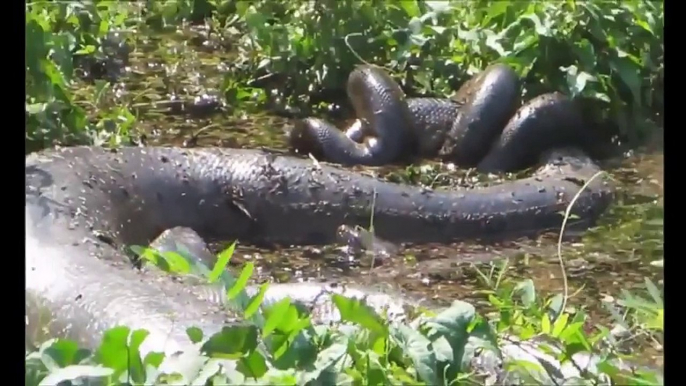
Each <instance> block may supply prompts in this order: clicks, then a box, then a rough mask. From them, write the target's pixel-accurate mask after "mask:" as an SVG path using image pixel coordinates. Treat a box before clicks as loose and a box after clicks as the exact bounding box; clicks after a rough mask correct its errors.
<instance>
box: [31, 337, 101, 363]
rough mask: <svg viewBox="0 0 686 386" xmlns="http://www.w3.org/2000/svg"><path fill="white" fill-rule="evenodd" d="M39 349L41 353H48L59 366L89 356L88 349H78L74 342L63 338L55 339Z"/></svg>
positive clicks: (78, 361) (77, 361)
mask: <svg viewBox="0 0 686 386" xmlns="http://www.w3.org/2000/svg"><path fill="white" fill-rule="evenodd" d="M41 351H42V353H43V354H47V355H49V356H50V358H52V360H53V361H55V364H57V366H59V367H67V366H69V365H76V364H79V363H80V362H81V361H82V360H84V359H85V358H87V357H88V356H90V352H89V351H88V350H83V349H79V347H78V345H77V344H76V342H73V341H71V340H65V339H56V340H54V341H52V343H51V344H50V345H49V346H47V347H45V348H44V349H42V350H41Z"/></svg>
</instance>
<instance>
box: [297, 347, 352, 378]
mask: <svg viewBox="0 0 686 386" xmlns="http://www.w3.org/2000/svg"><path fill="white" fill-rule="evenodd" d="M347 350H348V345H347V342H345V341H342V342H336V343H333V344H332V345H331V346H329V347H327V348H325V349H324V350H322V351H320V352H319V355H317V360H316V361H315V363H314V366H313V370H310V371H305V372H303V373H301V374H300V379H299V382H298V384H300V385H305V384H308V383H309V382H311V381H314V380H316V379H319V377H320V375H322V373H323V372H325V371H328V370H329V369H332V368H333V367H334V366H335V365H336V364H337V363H338V362H339V361H340V360H341V359H342V358H343V357H344V356H345V353H346V351H347Z"/></svg>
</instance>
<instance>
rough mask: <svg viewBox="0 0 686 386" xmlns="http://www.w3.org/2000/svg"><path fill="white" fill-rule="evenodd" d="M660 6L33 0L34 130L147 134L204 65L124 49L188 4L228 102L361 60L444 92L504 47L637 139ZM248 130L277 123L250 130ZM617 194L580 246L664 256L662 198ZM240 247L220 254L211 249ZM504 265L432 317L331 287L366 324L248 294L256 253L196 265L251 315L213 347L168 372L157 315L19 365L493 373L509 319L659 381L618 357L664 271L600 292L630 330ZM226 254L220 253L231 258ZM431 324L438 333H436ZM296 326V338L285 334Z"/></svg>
mask: <svg viewBox="0 0 686 386" xmlns="http://www.w3.org/2000/svg"><path fill="white" fill-rule="evenodd" d="M663 7H664V5H663V3H662V2H649V1H621V2H619V1H615V2H594V1H589V2H577V1H571V0H570V1H558V2H521V1H486V0H479V1H472V2H468V3H466V2H448V1H406V0H403V1H376V0H371V1H350V0H339V1H329V0H326V1H318V2H304V1H277V0H258V1H251V2H246V1H223V2H219V1H214V0H197V1H193V0H179V1H165V2H152V1H149V2H145V3H143V2H140V3H136V2H129V3H127V2H110V1H96V2H48V1H37V2H31V3H29V4H27V6H26V15H27V18H26V35H27V37H26V39H27V44H26V89H27V93H26V144H27V146H26V148H27V151H35V150H38V149H41V148H45V147H50V146H53V145H56V144H60V145H74V144H94V145H103V146H120V145H128V144H133V143H138V142H144V139H145V138H146V137H148V138H150V137H151V133H153V132H154V130H151V129H150V124H149V121H155V120H158V119H159V117H160V116H162V115H161V114H160V113H158V111H157V109H158V108H159V106H164V105H165V103H171V102H172V101H171V100H169V99H170V97H169V95H170V94H175V93H179V92H178V91H179V90H185V89H186V88H187V85H186V84H183V83H182V81H178V80H175V78H177V77H179V78H184V79H186V78H189V77H191V75H192V73H193V72H196V71H198V69H197V68H196V67H193V65H191V66H190V69H189V70H183V71H186V73H183V74H181V70H180V71H179V72H174V71H170V70H168V69H167V70H164V71H160V72H154V76H153V77H154V78H155V79H152V80H150V79H148V78H144V79H142V80H141V79H140V78H141V77H143V76H142V75H141V74H138V73H129V74H127V73H126V71H123V70H124V69H125V67H126V66H127V61H128V59H127V55H128V54H130V53H131V52H134V53H135V52H137V51H142V52H148V51H147V50H148V49H150V48H149V46H150V45H151V44H149V42H147V41H146V40H145V39H147V37H151V39H152V38H156V39H158V40H159V36H167V35H165V34H168V33H169V31H173V30H177V29H184V30H185V29H187V28H189V27H188V26H189V25H191V24H195V25H198V24H199V25H203V26H204V29H203V31H205V32H204V33H203V36H202V39H200V40H201V42H200V43H199V44H200V45H203V44H210V45H214V46H217V47H219V48H218V51H226V52H222V53H221V55H222V59H221V60H216V61H212V60H210V59H208V58H207V56H213V55H215V56H216V55H220V54H219V53H217V51H215V53H213V54H210V55H207V56H202V57H200V58H199V59H198V58H195V57H194V58H195V59H197V61H200V62H203V63H204V62H208V63H209V64H207V66H208V67H215V68H216V67H218V66H219V64H221V65H222V67H221V68H222V70H220V72H221V74H220V76H217V77H216V78H217V84H216V88H217V90H218V94H219V95H220V96H221V99H222V102H223V103H226V105H228V106H230V111H229V113H230V114H231V116H232V119H239V118H238V117H243V116H244V115H246V114H250V115H254V116H259V115H260V114H264V112H265V111H268V110H273V109H276V110H278V111H283V110H284V109H286V110H288V111H298V110H299V111H301V112H302V113H306V114H310V113H312V114H320V113H327V112H328V111H331V110H332V109H331V107H332V105H333V104H336V103H339V102H341V101H342V100H344V99H345V97H344V95H345V94H344V92H343V90H344V85H345V82H346V80H347V76H348V73H349V72H350V71H351V69H352V68H353V67H354V66H355V65H357V64H359V63H361V62H369V63H373V64H376V65H380V66H384V67H386V68H387V69H388V70H389V71H390V72H391V73H392V74H393V75H394V76H395V77H396V78H397V79H398V81H399V82H400V83H401V84H402V85H403V87H404V89H405V90H406V91H407V92H408V93H409V94H412V95H425V94H428V95H439V96H444V95H450V94H451V93H452V92H454V91H455V90H456V89H457V88H458V86H459V85H460V84H461V83H462V82H464V81H465V80H466V79H467V78H469V77H470V76H472V75H474V74H475V73H477V72H479V71H480V70H482V69H483V68H485V67H486V66H487V65H488V64H490V63H492V62H495V61H503V62H506V63H508V64H510V65H511V66H512V67H513V68H514V69H515V70H516V71H517V72H518V73H519V74H520V75H521V76H522V79H524V98H526V99H528V98H531V97H532V96H534V95H537V94H538V93H541V92H543V91H550V90H559V91H562V92H564V93H567V94H569V95H573V96H575V97H579V98H584V99H585V100H588V101H590V102H593V103H588V105H589V106H590V107H592V109H591V111H590V112H591V113H593V114H597V115H598V116H600V117H603V118H607V119H608V120H609V121H610V122H611V123H612V125H611V126H616V128H617V129H618V131H619V134H620V135H621V136H622V137H623V138H624V139H627V140H630V141H633V142H635V143H640V142H641V141H642V140H643V139H644V138H645V137H646V136H648V135H649V134H650V131H651V129H652V128H653V126H655V125H658V126H659V125H661V115H662V109H663V97H662V94H663V71H664V70H663V68H664V66H663V52H664V47H663V20H664V16H663ZM323 26H326V28H323ZM188 40H189V41H191V40H192V39H190V38H189V39H188ZM29 42H30V44H29ZM157 44H158V45H160V46H162V48H161V49H166V51H165V52H164V53H163V54H162V55H164V56H165V62H166V64H167V65H168V66H170V67H175V66H176V67H179V68H183V66H184V64H185V63H186V62H185V60H186V59H184V58H185V57H186V56H189V57H190V56H193V55H195V54H193V53H192V52H191V51H192V49H191V48H187V50H188V51H185V52H183V53H179V52H176V51H175V50H176V48H174V49H169V48H165V47H164V44H162V43H159V42H157ZM184 44H185V43H184ZM190 44H191V43H189V45H190ZM221 61H223V62H224V63H217V62H221ZM200 67H202V66H200ZM202 68H205V67H202ZM189 74H191V75H189ZM122 79H124V80H125V83H127V87H122V86H121V84H120V83H121V82H122ZM179 94H181V93H179ZM166 119H167V118H165V122H167V121H166ZM241 119H242V118H241ZM241 122H242V121H241ZM196 124H197V122H196ZM183 125H184V124H179V123H178V122H177V121H173V122H172V124H170V126H174V129H175V130H177V126H178V127H181V129H178V131H181V130H182V128H183ZM200 126H202V124H197V127H195V129H196V130H197V129H199V128H200ZM249 136H250V137H260V138H261V137H262V136H267V134H264V133H263V132H261V131H260V130H253V131H251V132H249ZM270 138H271V137H270ZM260 144H266V145H271V144H272V140H271V139H266V140H264V143H262V142H260ZM412 170H415V169H412ZM410 177H411V178H407V177H404V178H403V177H399V178H398V179H400V180H413V181H414V180H418V181H428V182H431V181H434V180H436V178H437V177H438V175H436V176H427V174H426V173H424V172H423V171H421V170H419V171H417V176H416V178H415V176H410ZM620 201H621V202H622V203H623V204H627V205H626V206H618V207H617V208H616V209H614V210H613V213H612V214H611V216H612V220H611V221H608V223H607V224H602V226H601V227H600V228H598V229H595V230H593V231H592V232H590V233H589V234H588V236H587V237H586V238H585V240H584V241H585V243H586V244H587V247H586V248H584V249H583V253H584V254H585V255H584V256H583V257H584V258H585V259H588V260H591V259H592V258H596V257H597V255H598V254H599V253H602V252H606V251H612V254H613V257H614V258H619V259H621V258H626V259H633V258H634V257H635V256H636V255H640V256H639V258H641V259H643V260H645V259H648V260H649V261H654V262H655V263H656V264H661V261H662V258H663V255H664V252H663V248H662V218H663V213H664V210H663V208H662V204H661V203H659V204H658V205H655V204H654V203H653V202H652V201H651V202H647V203H646V202H639V203H636V202H632V201H631V198H630V197H621V198H620ZM617 218H620V219H621V220H622V221H621V222H619V223H617V221H616V219H617ZM609 224H613V225H609ZM147 255H148V256H152V257H153V260H154V261H155V262H157V264H158V265H160V266H161V267H162V268H163V269H167V270H171V271H181V272H182V273H187V271H188V270H191V271H192V270H194V269H200V268H198V267H197V265H196V264H194V263H189V262H188V261H186V260H183V259H178V256H177V258H176V259H175V258H174V257H173V256H172V255H165V256H163V258H162V259H159V257H160V256H159V255H156V254H154V253H152V252H150V251H148V252H147ZM155 256H157V258H154V257H155ZM170 256H171V257H170ZM229 256H230V253H227V254H225V255H222V257H220V259H219V263H218V269H221V268H223V267H224V266H225V264H226V263H227V260H228V258H229ZM565 257H567V256H565ZM493 267H494V268H493V269H492V270H491V271H490V272H488V273H482V274H481V275H480V276H479V277H480V278H481V286H482V288H486V289H487V290H484V291H481V292H480V293H478V294H476V296H480V297H482V298H484V299H486V300H487V303H488V307H487V309H488V310H489V313H488V314H485V315H483V316H482V315H480V314H478V313H477V312H476V310H475V309H474V307H472V306H470V305H469V304H467V303H464V302H459V301H458V302H455V303H454V304H453V305H452V307H450V308H448V309H446V310H444V311H442V312H441V313H440V314H438V315H433V314H431V313H429V314H428V315H426V316H423V317H422V318H423V319H420V320H421V322H419V321H418V322H414V323H412V324H411V323H398V324H389V323H388V321H387V320H385V318H384V317H383V316H379V315H378V314H377V313H376V312H374V311H372V310H370V309H369V308H368V307H366V306H365V305H364V304H363V302H360V301H357V300H353V299H346V298H342V297H335V298H334V303H335V306H336V307H337V308H338V310H339V311H340V312H341V314H342V316H343V320H344V321H346V322H350V323H352V324H353V325H355V326H356V329H354V330H352V332H351V331H350V330H347V329H343V328H340V327H339V326H333V327H322V326H312V325H311V323H310V316H309V315H308V314H307V313H303V312H302V311H301V310H299V309H298V308H296V307H295V306H294V305H293V304H291V303H290V302H289V301H288V300H284V301H281V302H279V303H276V304H274V305H270V306H269V307H267V308H266V309H264V310H263V309H258V306H259V304H260V302H261V297H260V294H258V295H257V296H256V298H254V299H251V298H249V297H247V295H245V293H244V292H243V291H242V287H243V286H244V285H245V281H247V279H248V278H249V276H250V275H251V273H252V266H251V265H247V266H246V267H244V270H243V272H242V273H241V275H240V276H239V279H238V282H239V283H240V284H239V285H237V286H236V285H235V284H236V283H235V281H236V280H234V279H233V278H232V277H230V275H229V274H228V273H227V272H226V271H220V270H217V269H215V270H210V269H208V268H204V269H200V271H199V272H195V271H192V272H191V273H194V274H202V275H208V276H210V277H211V278H212V279H217V280H219V281H221V282H222V283H223V285H224V286H225V288H226V289H231V290H230V291H229V292H230V295H231V296H230V297H231V298H232V299H233V301H234V302H235V303H236V304H234V305H233V306H234V307H239V308H240V309H241V310H243V312H244V313H245V316H246V317H247V318H246V319H249V320H252V321H253V323H251V324H246V325H241V326H234V327H227V328H225V329H224V330H222V331H221V332H220V333H218V334H216V335H215V336H213V337H210V339H209V340H208V341H207V342H206V343H204V344H202V345H199V347H198V349H199V351H198V352H197V353H189V355H199V356H201V357H202V358H203V359H202V361H201V364H202V366H199V367H198V368H197V369H195V372H191V373H184V374H177V375H173V374H162V373H160V371H159V370H158V369H159V368H160V364H161V363H162V362H164V361H166V360H171V358H164V355H162V354H159V353H156V354H148V355H147V356H145V357H144V358H141V357H140V355H139V354H138V347H139V346H140V343H141V342H142V341H143V339H144V338H145V334H146V333H145V332H144V331H129V330H128V329H127V328H125V327H118V328H115V329H112V330H111V331H109V332H108V334H107V336H106V337H105V339H104V340H103V343H102V346H101V347H100V348H98V349H97V350H95V351H94V352H88V351H86V350H83V349H80V348H79V347H78V346H77V345H76V343H74V342H71V341H66V340H54V341H50V342H46V343H45V344H44V345H42V346H41V347H39V348H38V349H37V351H34V352H31V353H27V358H26V363H27V368H26V384H27V385H38V384H44V385H53V384H57V383H58V382H59V381H60V380H76V379H77V378H81V379H83V378H85V377H89V378H90V380H91V381H95V380H97V382H98V383H102V384H121V383H126V382H128V383H129V384H150V383H152V382H157V383H164V382H167V383H172V382H176V383H178V382H179V381H181V382H183V381H186V382H191V381H192V382H193V383H192V384H205V382H206V381H210V382H211V383H212V384H227V383H229V382H233V383H239V382H241V383H243V384H250V383H251V382H252V383H254V384H264V383H275V384H293V385H295V384H304V383H305V382H306V381H311V384H338V383H340V384H382V383H386V384H388V383H392V384H398V383H408V384H421V383H422V382H423V383H424V384H456V383H475V384H483V382H484V381H485V380H484V377H485V375H483V374H475V373H471V372H469V371H468V370H467V367H466V366H465V364H466V363H467V362H469V360H470V359H471V356H470V355H472V354H473V351H478V350H477V348H479V347H480V348H481V349H484V350H493V349H496V350H497V349H498V348H502V347H503V345H505V344H507V343H508V340H509V339H512V338H518V339H521V340H530V339H532V338H534V339H533V340H534V341H535V342H537V343H536V345H537V346H538V347H539V349H541V350H543V351H550V347H551V346H554V345H557V346H559V347H560V348H561V351H560V352H559V353H556V354H555V356H556V357H557V359H558V360H560V361H562V362H565V361H566V362H567V363H568V361H569V358H570V357H571V355H573V354H575V353H593V354H594V355H597V356H598V358H599V363H600V365H599V372H600V373H601V375H600V376H598V375H597V374H582V376H583V378H584V379H585V383H589V384H607V379H606V378H604V377H609V378H611V379H612V380H613V381H614V382H616V383H618V384H622V383H623V384H627V383H631V384H659V383H661V380H658V379H656V378H655V376H654V375H653V374H650V373H643V372H637V373H634V374H631V373H629V372H626V371H621V370H620V369H618V368H617V367H616V366H615V365H614V364H613V363H614V362H613V361H614V360H616V359H617V358H620V357H624V356H625V354H624V353H625V351H626V350H627V347H629V348H630V349H634V348H635V346H636V345H638V346H640V347H641V348H644V347H657V350H658V351H659V352H660V353H661V350H662V344H663V317H664V310H663V304H662V300H661V299H662V294H661V290H660V289H658V288H657V287H656V285H655V284H654V283H653V282H652V281H650V280H648V279H646V281H645V290H644V291H641V292H642V293H629V292H625V293H624V292H623V293H622V294H621V296H620V297H619V299H617V300H616V301H614V300H613V301H608V302H607V304H608V307H607V313H608V314H610V315H611V316H612V319H613V321H614V323H615V324H616V325H618V326H621V330H622V331H621V333H611V332H610V330H609V329H608V328H607V327H604V326H602V325H599V324H597V323H593V322H592V321H591V318H590V315H589V312H586V310H584V309H583V307H578V306H571V305H570V306H567V307H563V304H564V303H565V302H564V300H565V299H564V297H563V295H562V294H555V295H552V296H541V294H540V293H537V291H536V289H535V287H534V283H533V281H531V280H524V281H516V282H515V281H510V280H508V279H505V277H506V276H507V275H506V274H507V273H508V272H509V271H511V270H512V267H511V266H510V265H503V266H495V265H494V266H493ZM213 272H214V273H213ZM216 272H223V273H222V275H221V278H219V277H218V276H217V273H216ZM177 273H178V272H177ZM657 285H660V283H658V284H657ZM260 293H261V294H263V293H264V292H260ZM353 311H354V312H353ZM615 332H616V331H615ZM188 335H189V339H190V340H192V341H199V340H201V338H202V337H203V333H202V332H201V331H198V330H196V329H189V330H188ZM438 335H441V336H443V337H444V338H445V343H442V344H439V343H437V342H438V341H439V340H437V336H438ZM296 337H297V339H299V342H301V343H302V344H299V345H294V344H292V342H294V341H295V340H296ZM470 350H471V351H470ZM227 358H228V359H231V360H235V363H236V368H235V369H233V370H227V369H220V368H219V367H218V361H219V360H222V359H227ZM296 358H303V359H300V360H299V361H296V360H295V359H296ZM508 366H509V368H510V370H511V371H513V372H515V373H518V374H520V376H522V377H524V378H523V379H527V375H526V374H527V372H528V370H532V369H533V368H540V367H541V364H540V363H529V364H527V363H514V362H513V363H510V364H509V365H508ZM179 377H182V378H179ZM455 381H459V382H455ZM74 383H75V384H76V383H78V382H74Z"/></svg>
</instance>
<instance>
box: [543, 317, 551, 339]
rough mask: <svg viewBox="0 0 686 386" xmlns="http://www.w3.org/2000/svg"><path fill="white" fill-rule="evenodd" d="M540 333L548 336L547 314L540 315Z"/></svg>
mask: <svg viewBox="0 0 686 386" xmlns="http://www.w3.org/2000/svg"><path fill="white" fill-rule="evenodd" d="M541 332H542V333H544V334H550V319H549V318H548V314H543V315H541Z"/></svg>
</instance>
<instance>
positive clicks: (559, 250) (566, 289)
mask: <svg viewBox="0 0 686 386" xmlns="http://www.w3.org/2000/svg"><path fill="white" fill-rule="evenodd" d="M603 173H605V172H604V171H602V170H600V171H598V172H597V173H596V174H594V175H593V176H592V177H591V178H589V179H588V181H586V183H585V184H584V185H583V186H582V187H581V189H579V191H578V192H576V194H575V195H574V198H572V201H570V202H569V205H567V209H566V210H565V217H564V219H563V220H562V227H561V228H560V236H559V237H558V239H557V259H558V262H559V263H560V270H561V271H562V284H563V290H564V295H563V297H562V307H560V312H558V313H557V315H556V316H555V322H557V320H558V318H559V317H560V316H561V315H562V312H564V309H565V307H567V298H568V294H569V287H568V284H567V271H566V270H565V263H564V260H563V259H562V236H563V235H564V233H565V228H566V227H567V219H569V216H570V215H571V212H572V207H574V204H575V203H576V200H578V199H579V196H581V192H583V191H584V190H585V189H586V188H587V187H588V185H590V183H591V182H593V180H594V179H596V177H598V176H600V175H602V174H603ZM553 323H554V322H553Z"/></svg>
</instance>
